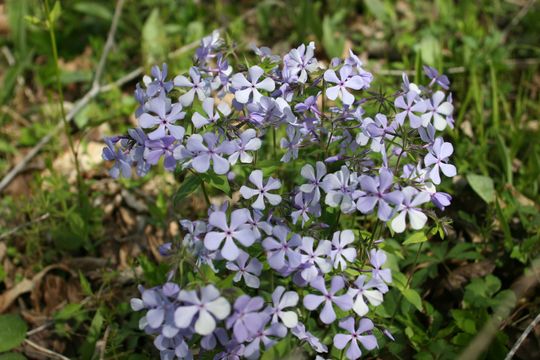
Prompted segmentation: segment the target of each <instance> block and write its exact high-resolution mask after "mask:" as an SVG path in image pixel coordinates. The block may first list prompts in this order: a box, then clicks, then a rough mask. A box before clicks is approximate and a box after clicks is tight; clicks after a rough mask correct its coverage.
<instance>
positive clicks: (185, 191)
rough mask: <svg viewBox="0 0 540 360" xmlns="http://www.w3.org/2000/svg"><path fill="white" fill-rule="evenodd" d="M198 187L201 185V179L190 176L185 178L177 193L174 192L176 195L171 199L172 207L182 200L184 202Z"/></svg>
mask: <svg viewBox="0 0 540 360" xmlns="http://www.w3.org/2000/svg"><path fill="white" fill-rule="evenodd" d="M200 185H201V178H200V177H199V176H197V175H191V176H188V177H186V179H185V180H184V181H183V182H182V184H181V185H180V188H178V191H177V192H176V194H174V197H173V204H174V206H176V205H177V204H179V203H180V202H181V201H182V200H184V199H185V198H187V197H188V196H189V195H191V194H192V193H194V192H195V191H196V190H197V189H198V188H199V186H200Z"/></svg>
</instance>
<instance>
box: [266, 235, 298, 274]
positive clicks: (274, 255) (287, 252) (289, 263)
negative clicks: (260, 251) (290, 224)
mask: <svg viewBox="0 0 540 360" xmlns="http://www.w3.org/2000/svg"><path fill="white" fill-rule="evenodd" d="M272 235H273V236H272V237H267V238H266V239H264V241H263V242H262V245H263V247H264V250H266V252H267V256H268V264H269V265H270V267H271V268H272V269H274V270H277V271H279V270H281V269H283V268H286V267H289V268H296V267H297V266H298V265H299V264H300V254H299V253H298V252H297V251H296V248H297V247H298V246H300V244H301V242H302V240H301V238H300V235H298V234H292V235H291V232H290V230H289V229H287V228H286V227H285V226H281V225H277V226H274V228H273V229H272ZM289 235H291V236H290V239H289Z"/></svg>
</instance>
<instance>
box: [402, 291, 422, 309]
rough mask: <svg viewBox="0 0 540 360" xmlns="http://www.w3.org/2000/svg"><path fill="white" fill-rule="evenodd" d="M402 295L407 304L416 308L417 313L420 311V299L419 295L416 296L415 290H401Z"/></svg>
mask: <svg viewBox="0 0 540 360" xmlns="http://www.w3.org/2000/svg"><path fill="white" fill-rule="evenodd" d="M402 293H403V296H404V297H405V299H407V301H408V302H410V303H411V304H412V305H414V307H415V308H417V309H418V311H422V298H421V297H420V294H418V292H417V291H416V290H414V289H410V288H408V289H403V291H402Z"/></svg>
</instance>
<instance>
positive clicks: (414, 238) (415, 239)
mask: <svg viewBox="0 0 540 360" xmlns="http://www.w3.org/2000/svg"><path fill="white" fill-rule="evenodd" d="M424 241H427V237H426V234H424V233H423V232H421V231H419V232H415V233H414V234H412V235H411V236H409V237H408V238H407V240H405V241H404V242H403V245H410V244H418V243H423V242H424Z"/></svg>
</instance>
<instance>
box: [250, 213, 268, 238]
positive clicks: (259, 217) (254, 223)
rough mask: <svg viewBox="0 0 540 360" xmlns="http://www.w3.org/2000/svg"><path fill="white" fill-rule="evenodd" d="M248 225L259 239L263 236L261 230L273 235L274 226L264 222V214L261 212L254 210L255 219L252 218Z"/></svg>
mask: <svg viewBox="0 0 540 360" xmlns="http://www.w3.org/2000/svg"><path fill="white" fill-rule="evenodd" d="M247 225H249V226H248V227H249V228H250V229H251V231H253V233H254V234H255V236H256V237H257V239H260V238H261V236H262V235H261V232H260V230H262V231H264V232H265V233H266V235H271V234H272V225H270V223H269V222H267V221H264V220H263V213H262V211H260V210H257V209H255V210H253V217H251V216H250V218H249V219H248V221H247Z"/></svg>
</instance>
